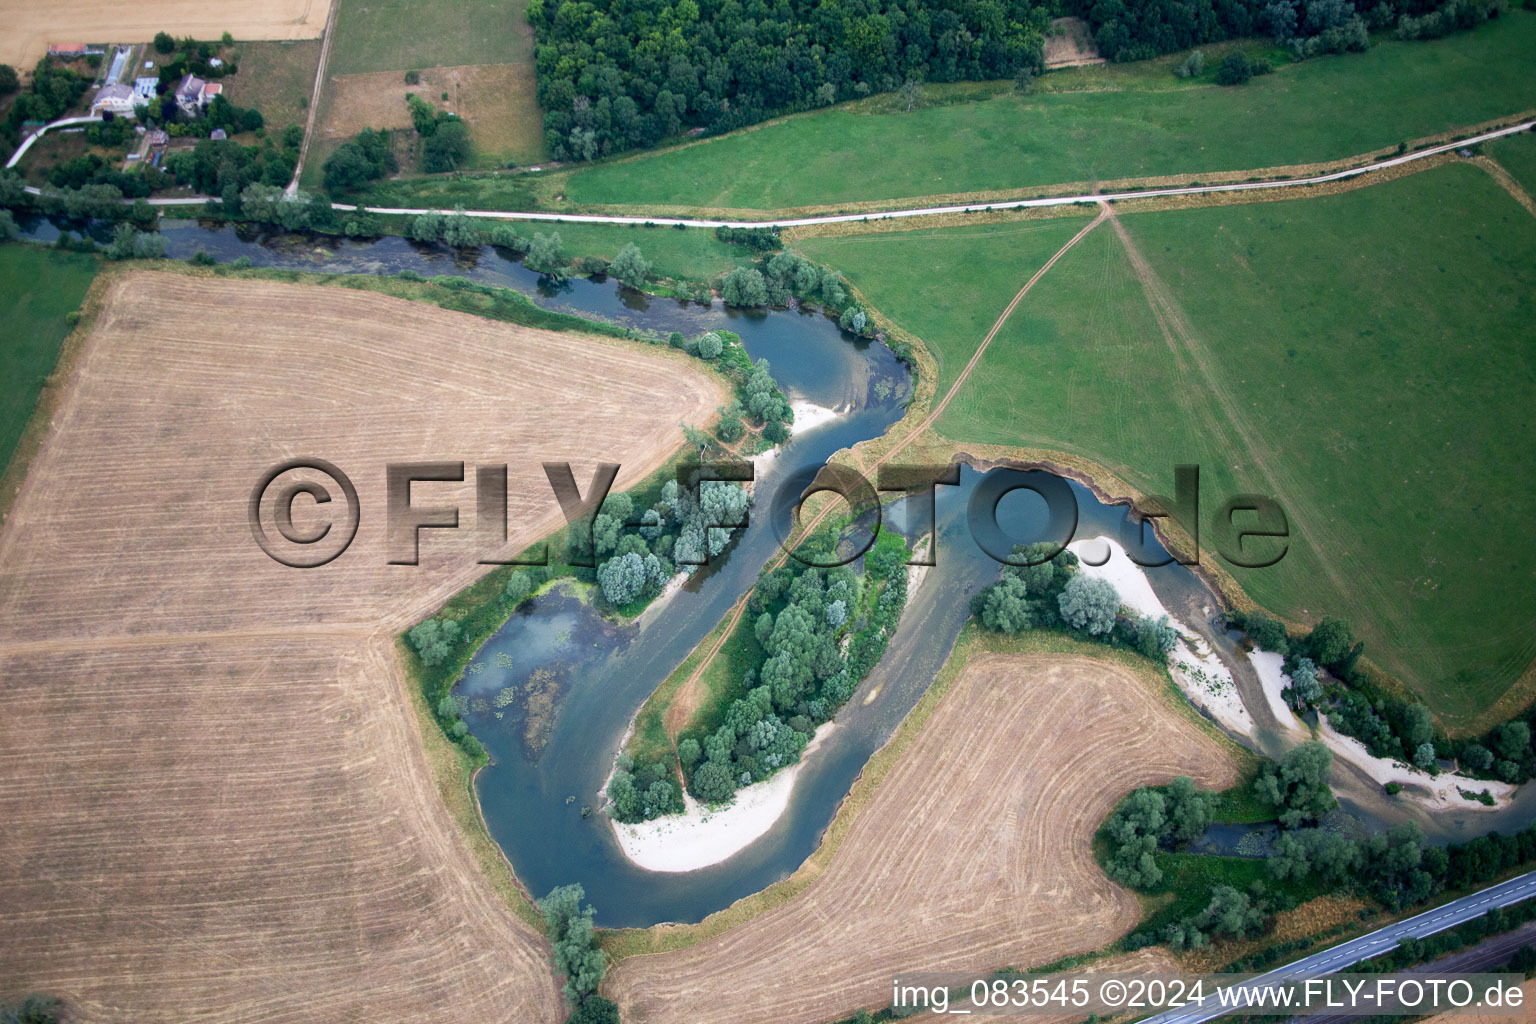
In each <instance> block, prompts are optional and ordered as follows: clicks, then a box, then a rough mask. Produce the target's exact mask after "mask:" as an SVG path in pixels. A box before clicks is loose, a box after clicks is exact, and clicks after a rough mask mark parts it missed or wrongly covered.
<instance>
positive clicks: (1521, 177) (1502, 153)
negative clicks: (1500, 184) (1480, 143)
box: [1485, 132, 1536, 196]
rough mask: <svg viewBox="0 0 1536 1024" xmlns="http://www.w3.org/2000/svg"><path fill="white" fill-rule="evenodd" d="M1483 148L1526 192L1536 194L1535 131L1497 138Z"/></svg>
mask: <svg viewBox="0 0 1536 1024" xmlns="http://www.w3.org/2000/svg"><path fill="white" fill-rule="evenodd" d="M1485 148H1486V149H1487V152H1488V155H1489V156H1491V157H1493V158H1494V159H1495V160H1497V161H1498V162H1499V163H1500V164H1502V165H1503V167H1504V169H1505V170H1506V171H1508V172H1509V173H1510V174H1511V175H1513V176H1514V179H1515V180H1516V181H1518V182H1519V183H1520V184H1521V185H1522V186H1524V188H1525V190H1526V191H1527V192H1529V193H1530V194H1531V195H1533V196H1536V133H1532V132H1522V133H1521V134H1519V135H1514V136H1511V137H1510V138H1507V139H1498V140H1497V141H1495V142H1491V143H1489V144H1488V146H1487V147H1485Z"/></svg>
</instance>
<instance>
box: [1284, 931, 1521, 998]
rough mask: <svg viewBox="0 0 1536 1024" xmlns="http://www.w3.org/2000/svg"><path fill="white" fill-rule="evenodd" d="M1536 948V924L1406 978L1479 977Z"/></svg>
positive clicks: (1410, 969) (1414, 969)
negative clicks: (1520, 952)
mask: <svg viewBox="0 0 1536 1024" xmlns="http://www.w3.org/2000/svg"><path fill="white" fill-rule="evenodd" d="M1530 945H1536V921H1532V922H1531V923H1529V924H1523V925H1521V926H1520V927H1519V928H1516V929H1515V930H1514V931H1512V932H1505V933H1504V934H1503V935H1495V936H1492V937H1491V938H1487V939H1484V940H1483V941H1482V942H1479V943H1478V944H1477V945H1475V946H1471V947H1469V948H1467V949H1461V950H1457V951H1456V952H1455V953H1452V954H1450V955H1449V956H1443V957H1441V958H1440V959H1438V960H1434V961H1431V962H1430V963H1427V964H1419V965H1418V966H1416V967H1408V968H1405V969H1404V970H1403V973H1404V974H1479V973H1482V972H1484V971H1488V970H1491V969H1492V968H1495V967H1502V966H1503V965H1504V964H1506V963H1508V962H1509V958H1510V957H1512V956H1514V955H1515V953H1516V952H1517V951H1518V950H1519V949H1520V947H1522V946H1530ZM1359 1019H1360V1017H1359V1016H1358V1015H1356V1014H1348V1013H1326V1014H1323V1013H1319V1014H1312V1015H1310V1016H1308V1017H1307V1019H1306V1024H1348V1022H1349V1021H1355V1020H1359Z"/></svg>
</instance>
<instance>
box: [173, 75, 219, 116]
mask: <svg viewBox="0 0 1536 1024" xmlns="http://www.w3.org/2000/svg"><path fill="white" fill-rule="evenodd" d="M223 91H224V86H222V85H220V84H219V83H218V82H205V81H203V80H202V79H201V78H198V77H197V76H196V75H188V76H187V77H185V78H183V79H182V80H181V84H180V85H178V86H177V87H176V105H177V106H178V107H180V108H181V112H182V113H183V114H185V115H187V116H188V117H196V116H197V115H198V114H201V113H202V112H203V108H204V107H206V106H208V104H210V103H212V102H213V98H214V97H215V96H217V95H219V93H221V92H223Z"/></svg>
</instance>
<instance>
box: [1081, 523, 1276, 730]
mask: <svg viewBox="0 0 1536 1024" xmlns="http://www.w3.org/2000/svg"><path fill="white" fill-rule="evenodd" d="M1067 549H1068V550H1069V551H1071V552H1072V553H1073V554H1074V555H1077V557H1078V559H1079V560H1080V562H1081V571H1082V572H1083V573H1084V574H1086V575H1088V576H1097V577H1099V578H1101V579H1106V580H1108V581H1109V582H1111V583H1113V584H1114V585H1115V589H1116V590H1118V591H1119V592H1120V603H1121V604H1123V605H1125V606H1126V607H1128V608H1130V609H1132V610H1133V611H1135V612H1136V613H1137V614H1140V615H1145V616H1148V617H1150V618H1152V619H1160V618H1162V617H1163V616H1165V615H1167V616H1168V621H1169V623H1170V624H1171V625H1172V626H1173V628H1174V629H1175V630H1176V631H1177V632H1178V634H1179V644H1178V646H1177V647H1175V648H1174V649H1173V653H1172V654H1170V655H1169V656H1168V671H1169V673H1170V674H1171V675H1172V676H1173V680H1174V682H1175V683H1177V684H1178V686H1179V689H1180V690H1182V691H1184V695H1185V696H1187V697H1188V698H1189V699H1190V701H1191V702H1192V703H1193V704H1194V705H1195V706H1196V707H1198V708H1201V709H1203V710H1204V711H1205V712H1206V713H1207V714H1209V715H1210V716H1211V717H1212V718H1214V719H1216V721H1218V722H1220V723H1221V724H1222V725H1224V726H1226V727H1227V728H1228V729H1230V730H1232V731H1233V732H1236V733H1240V734H1242V735H1244V736H1252V735H1253V729H1254V725H1253V716H1252V715H1250V714H1249V713H1248V709H1247V708H1246V707H1244V706H1243V698H1242V697H1241V696H1240V695H1239V694H1238V692H1237V684H1236V683H1234V682H1233V681H1232V673H1231V672H1230V671H1229V670H1228V669H1227V667H1226V666H1225V665H1223V664H1222V662H1221V658H1220V657H1219V656H1218V655H1217V654H1216V652H1215V651H1213V650H1211V647H1210V645H1209V644H1207V643H1206V642H1205V640H1204V638H1203V637H1201V636H1200V634H1198V633H1196V632H1195V631H1194V630H1192V629H1190V628H1189V627H1188V626H1186V625H1185V624H1184V623H1182V622H1180V621H1179V620H1178V619H1175V618H1174V617H1173V616H1171V615H1168V609H1167V608H1165V607H1163V602H1162V601H1160V600H1159V599H1158V596H1157V594H1156V593H1155V592H1154V591H1153V590H1152V584H1151V582H1150V581H1148V579H1147V574H1146V572H1145V571H1144V570H1143V569H1142V567H1141V566H1139V565H1137V564H1136V563H1135V562H1133V561H1131V559H1130V556H1129V555H1127V554H1126V553H1125V549H1124V548H1122V547H1121V546H1120V545H1119V544H1118V543H1116V542H1115V541H1113V540H1111V539H1109V538H1108V537H1090V538H1087V539H1084V540H1077V541H1073V542H1072V543H1071V544H1069V545H1068V546H1067ZM1106 551H1108V553H1109V557H1108V558H1107V559H1104V554H1105V552H1106ZM1085 555H1086V558H1085V557H1084V556H1085ZM1100 559H1104V562H1103V564H1102V565H1091V564H1089V562H1090V560H1091V561H1099V560H1100Z"/></svg>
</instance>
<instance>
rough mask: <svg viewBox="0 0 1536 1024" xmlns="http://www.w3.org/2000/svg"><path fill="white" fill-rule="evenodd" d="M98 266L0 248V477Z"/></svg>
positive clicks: (71, 256) (35, 249) (30, 249)
mask: <svg viewBox="0 0 1536 1024" xmlns="http://www.w3.org/2000/svg"><path fill="white" fill-rule="evenodd" d="M99 265H100V262H99V261H98V260H97V259H96V258H95V257H94V256H82V255H80V254H78V253H62V252H57V251H55V250H52V249H44V248H41V247H39V246H35V245H0V320H3V321H4V323H5V339H6V340H5V344H4V345H3V346H0V381H4V382H5V386H4V387H3V388H0V473H4V471H5V468H6V466H7V465H8V464H9V463H10V461H11V454H12V453H13V452H14V451H15V450H16V444H17V442H18V441H20V440H21V434H22V431H23V430H24V429H25V427H26V425H27V418H28V417H30V416H31V415H32V409H33V407H34V406H36V405H37V399H38V396H39V395H40V394H42V390H43V385H44V383H45V382H46V381H47V379H48V375H49V374H50V373H52V372H53V367H54V364H55V363H56V362H58V359H59V345H60V344H61V343H62V342H63V341H64V338H65V336H66V335H67V334H69V332H70V331H71V330H72V329H73V327H72V325H71V324H70V322H69V319H68V318H69V314H71V313H73V312H75V311H76V310H78V309H79V308H80V302H81V300H82V299H84V298H85V290H86V289H87V288H89V287H90V284H91V280H92V279H93V278H94V277H95V276H96V269H97V267H98V266H99Z"/></svg>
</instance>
